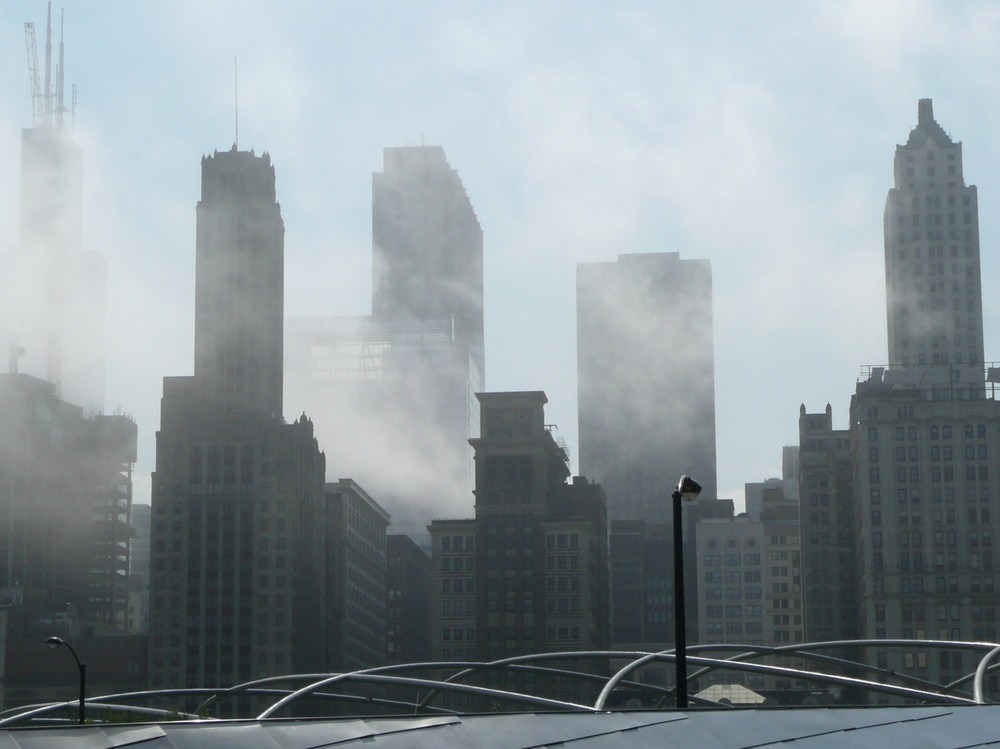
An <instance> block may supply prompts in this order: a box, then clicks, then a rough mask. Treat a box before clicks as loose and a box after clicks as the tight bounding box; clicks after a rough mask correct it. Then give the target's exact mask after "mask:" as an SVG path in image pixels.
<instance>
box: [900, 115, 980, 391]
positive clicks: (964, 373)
mask: <svg viewBox="0 0 1000 749" xmlns="http://www.w3.org/2000/svg"><path fill="white" fill-rule="evenodd" d="M893 176H894V186H893V188H892V189H891V190H889V195H888V198H887V199H886V205H885V275H886V302H887V317H888V325H889V336H888V337H889V366H890V367H892V368H899V367H917V368H920V369H922V370H924V371H926V367H928V366H931V367H933V366H938V365H946V366H948V367H949V368H950V370H951V376H950V379H946V380H945V381H944V382H943V383H937V384H938V386H939V387H940V386H944V387H948V386H949V383H950V385H952V386H954V385H960V386H968V385H972V384H973V383H975V384H974V385H973V387H975V388H977V389H979V388H981V387H982V372H983V369H982V365H983V302H982V289H981V286H980V276H979V208H978V200H977V194H976V188H975V186H972V185H969V186H966V184H965V178H964V175H963V173H962V144H961V143H956V142H954V141H952V139H951V138H950V137H949V136H948V134H947V133H946V132H945V130H944V128H942V127H941V126H940V125H939V124H938V123H937V121H935V119H934V112H933V109H932V106H931V100H930V99H921V100H920V102H919V104H918V114H917V126H916V127H915V128H913V130H911V131H910V137H909V138H908V139H907V141H906V144H905V145H902V146H896V158H895V162H894V165H893Z"/></svg>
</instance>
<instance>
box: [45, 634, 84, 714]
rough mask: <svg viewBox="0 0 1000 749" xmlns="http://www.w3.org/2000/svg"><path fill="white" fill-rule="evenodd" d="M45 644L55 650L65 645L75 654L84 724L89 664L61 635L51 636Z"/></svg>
mask: <svg viewBox="0 0 1000 749" xmlns="http://www.w3.org/2000/svg"><path fill="white" fill-rule="evenodd" d="M45 644H46V645H48V646H49V647H50V648H52V649H53V650H57V649H58V648H60V647H62V646H63V645H65V646H66V647H67V648H69V652H71V653H72V654H73V660H75V661H76V665H77V668H79V669H80V723H81V724H82V723H83V721H84V702H85V701H86V699H87V664H86V663H81V662H80V657H79V656H78V655H77V654H76V651H75V650H73V646H72V645H70V644H69V643H68V642H66V641H65V640H64V639H62V638H61V637H50V638H49V639H48V640H46V641H45Z"/></svg>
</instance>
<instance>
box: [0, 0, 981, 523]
mask: <svg viewBox="0 0 1000 749" xmlns="http://www.w3.org/2000/svg"><path fill="white" fill-rule="evenodd" d="M60 7H65V17H66V80H67V84H69V83H76V84H77V85H78V88H79V102H78V106H77V114H76V134H77V137H78V139H79V140H80V141H81V143H82V145H83V146H84V149H85V192H86V195H85V200H86V206H85V210H86V213H85V218H84V246H85V247H86V248H88V249H95V250H98V251H100V252H102V253H104V254H105V255H106V257H107V259H108V263H109V280H110V290H109V300H108V301H109V317H110V320H109V329H108V338H107V341H108V347H107V354H108V383H107V403H108V406H109V409H112V410H113V409H115V408H116V407H118V408H120V409H121V410H123V411H126V412H128V413H131V414H132V415H133V416H134V417H135V419H136V420H137V422H138V424H139V464H138V466H137V473H138V477H137V479H138V480H137V498H138V499H140V501H144V497H145V496H148V474H149V472H150V471H151V470H152V469H153V458H154V440H155V430H156V428H157V425H158V421H159V399H160V395H161V392H162V377H163V376H164V375H180V374H190V373H191V372H192V370H193V317H194V314H193V313H194V310H193V307H194V224H195V203H196V202H197V200H198V197H199V181H200V166H199V164H200V158H201V156H202V154H206V153H211V152H212V151H213V150H214V149H221V150H224V149H228V148H229V147H230V146H231V145H232V143H233V141H234V138H235V132H234V113H233V110H234V107H233V88H234V87H233V58H234V56H235V57H238V58H239V144H240V147H241V148H250V147H253V148H254V149H256V151H257V152H258V153H260V152H261V151H265V150H266V151H268V152H270V154H271V156H272V158H273V161H274V164H275V168H276V172H277V189H278V198H279V201H280V202H281V205H282V213H283V216H284V220H285V226H286V237H285V272H286V294H285V300H286V314H287V315H288V316H302V315H327V314H366V313H368V312H369V311H370V310H369V305H370V273H371V270H370V257H371V173H372V172H373V171H378V170H381V165H382V148H383V147H385V146H400V145H419V144H422V143H426V144H435V145H442V146H443V147H444V148H445V151H446V153H447V155H448V159H449V161H450V162H451V165H452V166H453V167H454V168H456V169H457V170H458V171H459V172H460V174H461V176H462V179H463V181H464V183H465V186H466V188H467V190H468V193H469V195H470V196H471V199H472V202H473V204H474V205H475V208H476V212H477V214H478V216H479V220H480V223H481V224H482V227H483V229H484V231H485V266H486V346H487V349H486V355H487V363H486V368H487V388H488V389H489V390H536V389H537V390H544V391H545V392H546V393H547V395H548V397H549V404H548V407H547V410H546V413H547V421H548V422H550V423H553V424H557V425H558V426H559V427H560V433H561V434H562V435H563V436H564V437H566V439H567V440H568V442H569V444H570V447H571V449H572V451H573V453H574V454H573V457H574V467H575V446H576V354H575V320H574V315H575V299H574V296H575V273H576V265H577V264H578V263H580V262H593V261H604V260H613V259H614V258H615V257H616V256H617V254H618V253H626V252H661V251H670V252H673V251H676V252H679V253H680V254H681V257H682V258H707V259H709V260H710V261H711V263H712V269H713V274H714V283H715V300H714V311H715V366H716V403H717V406H716V414H717V434H718V470H719V489H720V494H721V495H722V496H735V497H740V496H742V487H743V483H744V482H747V481H760V480H763V479H764V478H765V477H768V476H774V475H779V474H780V457H781V447H782V445H785V444H795V443H797V441H798V425H797V421H798V409H799V404H800V403H803V402H804V403H805V404H806V407H807V408H808V409H809V410H810V411H819V410H822V408H823V407H824V406H825V404H826V403H827V402H830V403H831V404H832V406H833V409H834V424H835V426H837V427H838V428H843V427H846V426H847V415H846V411H847V407H848V403H849V400H850V395H851V393H852V391H853V389H854V384H855V382H856V380H857V377H858V374H859V371H860V365H862V364H880V363H884V361H885V359H886V356H887V353H886V342H885V338H886V333H885V294H884V276H883V259H882V210H883V206H884V202H885V193H886V190H887V189H888V188H889V187H890V186H891V180H892V157H893V150H894V147H895V145H896V144H897V143H902V142H905V140H906V137H907V133H908V132H909V130H910V129H911V128H912V127H913V126H914V125H915V124H916V116H917V99H919V98H921V97H931V98H933V99H934V111H935V116H936V118H937V120H938V121H939V122H940V123H941V124H942V125H943V127H944V128H945V129H946V130H947V131H948V132H950V133H951V134H952V136H953V137H954V138H955V139H956V140H961V141H962V142H963V144H964V156H965V175H966V179H967V181H968V182H969V183H970V184H975V185H978V187H979V191H980V192H979V198H980V217H981V227H980V228H981V235H982V257H983V265H984V268H983V287H984V291H985V294H984V296H985V299H984V315H985V326H986V338H985V343H986V357H987V359H991V358H996V359H1000V340H998V336H1000V325H998V322H1000V320H998V318H1000V295H997V294H995V293H991V292H992V290H993V289H995V288H996V287H995V283H996V281H997V279H998V274H1000V260H998V257H997V253H996V252H995V250H994V248H995V247H996V243H997V238H998V230H1000V227H998V226H997V218H996V217H997V216H998V215H1000V211H998V208H1000V139H997V138H996V130H997V123H998V119H1000V80H998V78H997V75H996V71H997V70H998V69H1000V47H998V45H997V44H996V40H997V39H998V38H1000V5H996V4H995V3H992V2H918V1H917V0H906V1H903V0H900V1H898V2H896V1H893V2H877V1H875V0H856V1H845V2H836V3H829V2H828V3H821V2H808V3H805V2H758V3H742V2H703V3H699V4H692V3H686V2H684V3H682V2H665V1H664V0H652V1H650V2H625V3H620V4H617V3H607V2H581V1H580V0H574V1H573V2H568V1H567V2H537V1H529V2H457V1H456V2H419V3H418V2H390V1H388V0H386V1H373V2H362V1H361V0H357V1H355V2H295V1H294V0H292V1H288V0H285V1H283V2H253V1H252V0H239V1H238V2H237V1H236V0H233V1H232V2H224V1H222V0H219V1H218V2H213V1H212V0H169V1H167V0H163V1H156V2H154V1H153V0H149V1H147V2H125V1H124V0H121V1H114V2H112V1H111V0H107V1H100V0H88V1H87V2H83V1H82V0H67V2H65V4H64V6H60V5H59V4H58V3H56V4H54V8H53V13H54V15H55V16H56V18H58V11H59V8H60ZM45 9H46V6H45V2H43V1H42V0H31V1H28V0H4V1H3V2H2V3H0V247H2V246H8V245H10V244H11V243H13V242H14V240H15V239H16V237H17V205H18V177H17V174H18V168H19V163H20V154H19V150H20V130H21V128H22V127H25V126H28V125H29V124H30V120H31V103H30V99H29V93H28V75H27V64H26V56H25V45H24V27H23V24H24V22H25V21H33V22H34V23H35V25H36V30H37V33H38V39H39V53H40V54H41V53H42V51H43V48H44V27H45ZM56 28H58V24H57V23H56ZM666 303H669V300H667V301H666ZM689 345H690V346H692V347H694V346H699V345H702V343H701V342H700V341H697V340H692V341H691V342H690V344H689ZM4 365H6V362H4ZM286 415H287V416H289V417H294V416H295V414H286ZM327 461H328V465H329V466H330V472H331V474H333V475H336V476H343V475H350V467H349V466H343V467H340V466H338V463H337V456H336V455H332V454H330V455H328V456H327ZM470 511H471V498H470Z"/></svg>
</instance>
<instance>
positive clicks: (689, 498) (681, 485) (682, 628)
mask: <svg viewBox="0 0 1000 749" xmlns="http://www.w3.org/2000/svg"><path fill="white" fill-rule="evenodd" d="M700 493H701V484H699V483H698V482H697V481H695V480H694V479H693V478H691V477H690V476H681V480H680V481H678V482H677V488H676V489H675V490H674V493H673V495H672V496H673V499H674V668H675V670H676V672H677V679H676V682H677V684H676V686H675V687H674V688H675V689H676V690H677V707H679V708H686V707H687V706H688V689H687V686H688V683H687V682H688V675H687V627H686V625H685V622H684V529H683V527H682V526H681V500H682V499H683V500H684V501H685V502H693V501H694V500H695V499H696V498H697V497H698V495H699V494H700Z"/></svg>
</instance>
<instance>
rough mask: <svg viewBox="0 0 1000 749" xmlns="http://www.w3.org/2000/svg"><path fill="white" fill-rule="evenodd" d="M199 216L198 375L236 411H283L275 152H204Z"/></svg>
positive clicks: (271, 414) (275, 415) (281, 238)
mask: <svg viewBox="0 0 1000 749" xmlns="http://www.w3.org/2000/svg"><path fill="white" fill-rule="evenodd" d="M197 216H198V230H197V231H198V234H197V242H198V251H197V255H196V259H195V261H196V268H195V329H194V330H195V332H194V374H195V377H196V378H198V380H199V382H201V383H202V386H203V387H205V388H206V390H207V391H208V392H209V393H210V394H211V396H212V397H213V398H214V399H216V400H217V401H218V402H219V403H223V404H225V406H226V408H227V409H229V410H231V411H232V412H234V413H248V414H259V415H261V416H266V417H268V418H271V419H280V418H281V417H282V411H281V404H282V359H281V357H282V354H283V332H284V291H285V284H284V246H285V225H284V223H283V222H282V220H281V208H280V206H279V205H278V202H277V200H276V196H275V188H274V166H273V165H272V164H271V157H270V156H269V155H268V154H267V153H265V154H263V156H261V157H260V158H257V157H255V156H254V154H253V152H252V151H251V152H250V153H249V154H248V153H247V152H244V151H237V150H232V151H228V152H222V153H220V152H218V151H216V152H215V153H214V154H213V155H212V156H206V157H204V158H202V161H201V200H200V201H199V202H198V210H197Z"/></svg>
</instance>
